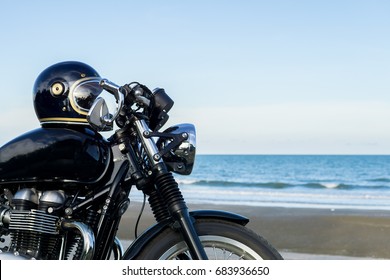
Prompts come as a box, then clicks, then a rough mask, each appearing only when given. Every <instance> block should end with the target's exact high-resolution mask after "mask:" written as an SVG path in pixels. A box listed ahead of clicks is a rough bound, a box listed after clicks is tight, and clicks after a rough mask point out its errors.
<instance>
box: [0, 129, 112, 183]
mask: <svg viewBox="0 0 390 280" xmlns="http://www.w3.org/2000/svg"><path fill="white" fill-rule="evenodd" d="M109 162H110V148H109V146H108V145H107V143H106V142H105V140H104V139H103V138H102V137H101V136H100V135H99V134H96V133H95V132H93V131H91V130H89V129H82V130H74V129H69V128H38V129H35V130H33V131H30V132H27V133H25V134H23V135H21V136H19V137H17V138H15V139H14V140H12V141H10V142H8V143H7V144H5V145H4V146H3V147H1V148H0V184H1V183H6V182H48V183H50V182H70V183H93V182H96V181H98V180H99V178H101V177H102V176H103V175H104V173H105V172H106V170H107V168H108V166H109Z"/></svg>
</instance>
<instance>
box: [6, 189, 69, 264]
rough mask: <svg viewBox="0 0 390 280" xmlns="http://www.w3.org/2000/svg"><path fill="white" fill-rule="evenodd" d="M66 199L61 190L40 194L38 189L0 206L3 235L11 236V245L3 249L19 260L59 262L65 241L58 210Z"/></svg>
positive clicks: (20, 191) (21, 192) (30, 190)
mask: <svg viewBox="0 0 390 280" xmlns="http://www.w3.org/2000/svg"><path fill="white" fill-rule="evenodd" d="M65 200H66V196H65V193H64V192H63V191H61V190H49V191H44V192H38V191H36V189H35V188H23V189H20V190H18V191H17V192H16V193H15V194H14V195H13V197H12V195H8V196H7V200H6V199H5V198H4V196H3V197H2V202H1V205H0V232H1V233H2V234H3V233H4V232H6V233H8V234H9V236H10V245H9V247H8V248H7V247H6V248H3V249H2V251H1V253H0V258H2V257H3V256H2V255H4V254H6V253H5V252H4V251H7V252H11V253H12V254H13V255H14V256H19V258H27V259H31V258H33V259H34V258H35V259H58V257H59V256H58V255H57V254H58V252H59V251H60V250H59V248H60V246H61V242H62V240H63V239H62V238H61V236H60V231H59V221H60V216H59V214H58V213H59V210H61V209H62V208H63V206H64V204H65Z"/></svg>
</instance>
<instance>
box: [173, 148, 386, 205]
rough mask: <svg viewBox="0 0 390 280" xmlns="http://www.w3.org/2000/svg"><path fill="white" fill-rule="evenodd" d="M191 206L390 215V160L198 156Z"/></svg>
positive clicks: (182, 181) (187, 190)
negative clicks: (389, 212)
mask: <svg viewBox="0 0 390 280" xmlns="http://www.w3.org/2000/svg"><path fill="white" fill-rule="evenodd" d="M175 177H176V179H177V181H178V182H179V185H180V188H181V190H182V192H183V194H184V197H185V199H186V201H187V202H193V203H212V204H238V205H253V206H281V207H310V208H313V207H314V208H329V209H338V208H347V209H348V208H349V209H372V210H376V209H380V210H390V156H333V155H331V156H324V155H320V156H314V155H304V156H299V155H285V156H283V155H198V156H197V158H196V162H195V167H194V170H193V173H192V174H191V175H189V176H178V175H175Z"/></svg>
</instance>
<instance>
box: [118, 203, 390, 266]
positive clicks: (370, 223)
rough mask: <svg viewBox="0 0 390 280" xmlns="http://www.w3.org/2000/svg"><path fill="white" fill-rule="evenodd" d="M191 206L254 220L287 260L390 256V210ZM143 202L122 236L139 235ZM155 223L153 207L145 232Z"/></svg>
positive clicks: (145, 218)
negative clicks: (137, 222) (232, 213)
mask: <svg viewBox="0 0 390 280" xmlns="http://www.w3.org/2000/svg"><path fill="white" fill-rule="evenodd" d="M189 208H190V210H196V209H219V210H225V211H231V212H235V213H239V214H241V215H244V216H246V217H248V218H250V223H249V224H248V225H247V226H248V227H249V228H251V229H252V230H254V231H255V232H257V233H258V234H260V235H262V236H263V237H265V238H266V239H267V240H268V241H269V242H270V243H271V244H273V245H274V247H276V249H277V250H278V251H280V252H281V253H282V255H283V256H284V258H286V259H353V258H368V259H390V211H373V210H346V209H345V210H344V209H307V208H282V207H250V206H236V205H221V206H218V205H211V204H207V205H206V204H203V205H201V204H189ZM140 209H141V204H140V203H137V202H132V203H131V205H130V207H129V209H128V210H127V212H126V213H125V215H124V217H123V219H122V222H121V226H120V228H119V234H118V236H119V238H121V239H123V240H129V239H133V238H134V224H135V222H136V219H137V217H138V213H139V211H140ZM153 223H154V218H153V215H152V213H151V211H150V209H149V208H148V205H147V206H146V207H145V211H144V213H143V215H142V218H141V222H140V226H139V231H138V232H139V233H140V232H142V231H143V230H145V229H147V228H148V227H149V226H151V225H152V224H153Z"/></svg>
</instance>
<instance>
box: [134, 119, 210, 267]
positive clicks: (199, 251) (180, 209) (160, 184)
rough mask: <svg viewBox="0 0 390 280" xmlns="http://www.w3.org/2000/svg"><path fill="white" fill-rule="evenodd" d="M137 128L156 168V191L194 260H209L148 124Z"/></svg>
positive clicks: (136, 123) (141, 122)
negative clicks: (159, 153) (150, 136)
mask: <svg viewBox="0 0 390 280" xmlns="http://www.w3.org/2000/svg"><path fill="white" fill-rule="evenodd" d="M134 123H135V127H136V129H137V132H138V135H139V136H140V138H141V142H142V145H143V147H144V148H145V151H146V153H147V155H148V159H149V161H150V163H151V164H152V165H153V166H154V172H155V174H156V175H155V178H156V182H155V185H156V189H157V191H158V193H159V194H160V195H161V198H162V199H163V201H164V202H165V204H166V205H167V208H168V211H169V213H170V214H171V216H172V217H173V219H174V221H175V222H177V223H178V224H179V227H180V231H181V234H182V236H183V238H184V241H185V242H186V244H187V246H188V248H189V251H190V254H191V256H192V258H193V259H198V260H207V259H208V258H207V255H206V252H205V250H204V248H203V245H202V243H201V241H200V239H199V236H198V234H197V232H196V230H195V227H194V221H193V220H192V218H191V217H190V214H189V211H188V207H187V205H186V203H185V201H184V198H183V196H182V194H181V191H180V189H179V186H178V184H177V182H176V180H175V179H174V178H173V175H172V173H170V172H168V170H167V169H166V166H165V163H164V162H163V160H162V159H161V158H160V157H159V156H158V148H157V146H156V144H155V142H154V141H153V139H151V138H149V135H150V131H149V128H148V126H147V124H146V122H145V121H144V120H142V119H140V120H135V122H134Z"/></svg>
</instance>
